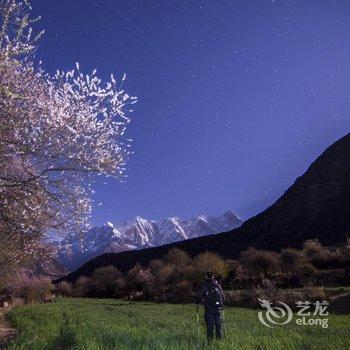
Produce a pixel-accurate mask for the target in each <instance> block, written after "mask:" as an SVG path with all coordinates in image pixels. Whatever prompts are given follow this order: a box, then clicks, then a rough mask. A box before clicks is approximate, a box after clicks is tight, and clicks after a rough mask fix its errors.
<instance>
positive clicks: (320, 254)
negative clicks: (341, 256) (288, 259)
mask: <svg viewBox="0 0 350 350" xmlns="http://www.w3.org/2000/svg"><path fill="white" fill-rule="evenodd" d="M302 254H303V256H304V257H305V258H306V260H307V261H308V262H310V263H311V264H312V265H313V266H315V267H316V268H318V269H320V268H329V267H331V266H332V265H334V262H333V260H334V259H335V258H336V257H335V254H334V253H332V252H330V251H329V249H327V248H326V247H323V246H322V245H321V244H320V243H319V242H318V241H307V242H305V244H304V247H303V251H302Z"/></svg>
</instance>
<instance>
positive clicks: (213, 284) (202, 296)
mask: <svg viewBox="0 0 350 350" xmlns="http://www.w3.org/2000/svg"><path fill="white" fill-rule="evenodd" d="M213 288H215V289H217V290H218V292H219V294H220V297H221V300H222V302H221V303H220V305H216V306H213V305H209V303H208V301H207V295H208V292H209V291H211V290H212V289H213ZM224 300H225V296H224V292H223V290H222V288H221V286H220V283H219V282H218V281H217V280H215V279H212V280H206V281H205V283H204V284H203V285H202V287H201V289H200V292H199V293H198V296H197V300H196V303H197V304H200V303H202V302H203V304H204V309H205V310H206V311H219V310H222V308H223V306H224Z"/></svg>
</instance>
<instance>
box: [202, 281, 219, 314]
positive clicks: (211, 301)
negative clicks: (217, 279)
mask: <svg viewBox="0 0 350 350" xmlns="http://www.w3.org/2000/svg"><path fill="white" fill-rule="evenodd" d="M205 305H206V306H207V307H209V308H214V309H215V308H220V307H222V305H223V300H222V295H221V291H220V289H219V287H218V286H217V285H212V286H210V287H209V288H208V290H207V292H206V295H205Z"/></svg>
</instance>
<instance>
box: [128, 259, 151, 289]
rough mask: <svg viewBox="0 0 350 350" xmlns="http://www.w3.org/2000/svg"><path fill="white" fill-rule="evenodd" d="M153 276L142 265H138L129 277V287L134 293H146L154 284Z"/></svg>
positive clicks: (130, 271) (130, 272) (129, 273)
mask: <svg viewBox="0 0 350 350" xmlns="http://www.w3.org/2000/svg"><path fill="white" fill-rule="evenodd" d="M152 280H153V276H152V274H151V273H150V272H149V270H146V269H145V268H143V267H142V266H141V265H140V264H136V265H135V266H134V267H133V268H132V269H131V270H129V272H128V275H127V284H128V287H129V288H130V289H131V290H133V291H135V290H136V291H145V290H147V287H148V286H149V285H151V284H152Z"/></svg>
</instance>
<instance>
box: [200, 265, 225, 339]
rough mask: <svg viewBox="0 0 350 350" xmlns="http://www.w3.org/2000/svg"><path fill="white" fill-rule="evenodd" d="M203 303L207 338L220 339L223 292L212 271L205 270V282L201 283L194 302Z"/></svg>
mask: <svg viewBox="0 0 350 350" xmlns="http://www.w3.org/2000/svg"><path fill="white" fill-rule="evenodd" d="M200 303H203V304H204V319H205V324H206V326H207V338H208V340H209V341H210V340H212V339H213V337H214V326H215V336H216V338H217V339H222V338H223V336H224V332H223V307H224V292H223V290H222V288H221V285H220V283H219V282H218V281H217V280H216V279H215V277H214V274H213V273H212V272H207V274H206V276H205V282H204V284H203V285H202V287H201V289H200V292H199V294H198V296H197V299H196V304H200Z"/></svg>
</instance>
